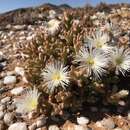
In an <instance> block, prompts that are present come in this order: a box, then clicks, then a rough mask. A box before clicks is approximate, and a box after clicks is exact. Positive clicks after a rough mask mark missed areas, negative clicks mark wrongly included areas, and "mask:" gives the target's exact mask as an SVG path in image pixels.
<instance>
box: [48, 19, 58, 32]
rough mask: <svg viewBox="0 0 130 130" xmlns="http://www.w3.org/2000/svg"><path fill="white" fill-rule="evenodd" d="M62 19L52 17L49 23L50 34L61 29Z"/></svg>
mask: <svg viewBox="0 0 130 130" xmlns="http://www.w3.org/2000/svg"><path fill="white" fill-rule="evenodd" d="M59 25H60V21H59V20H57V19H52V20H50V21H49V22H48V23H47V28H46V29H47V31H48V33H49V34H51V35H53V34H55V32H56V31H57V30H58V29H59Z"/></svg>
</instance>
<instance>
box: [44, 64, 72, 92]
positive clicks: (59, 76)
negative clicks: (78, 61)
mask: <svg viewBox="0 0 130 130" xmlns="http://www.w3.org/2000/svg"><path fill="white" fill-rule="evenodd" d="M41 75H42V76H43V79H44V82H45V84H44V85H45V86H47V88H48V90H49V91H50V92H51V93H52V92H54V90H55V88H56V87H58V86H61V87H62V88H64V89H65V87H66V86H68V85H69V78H70V77H69V72H68V67H67V66H66V67H64V65H63V64H62V63H60V62H55V63H52V64H49V65H47V66H46V67H45V69H44V70H43V71H42V73H41Z"/></svg>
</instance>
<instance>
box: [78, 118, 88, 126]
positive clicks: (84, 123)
mask: <svg viewBox="0 0 130 130" xmlns="http://www.w3.org/2000/svg"><path fill="white" fill-rule="evenodd" d="M77 123H78V124H79V125H86V124H88V123H89V119H88V118H86V117H77Z"/></svg>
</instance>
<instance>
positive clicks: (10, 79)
mask: <svg viewBox="0 0 130 130" xmlns="http://www.w3.org/2000/svg"><path fill="white" fill-rule="evenodd" d="M13 83H16V76H11V75H9V76H6V77H5V78H4V84H13Z"/></svg>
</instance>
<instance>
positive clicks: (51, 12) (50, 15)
mask: <svg viewBox="0 0 130 130" xmlns="http://www.w3.org/2000/svg"><path fill="white" fill-rule="evenodd" d="M55 17H56V12H55V10H50V11H49V18H52V19H53V18H55Z"/></svg>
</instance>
